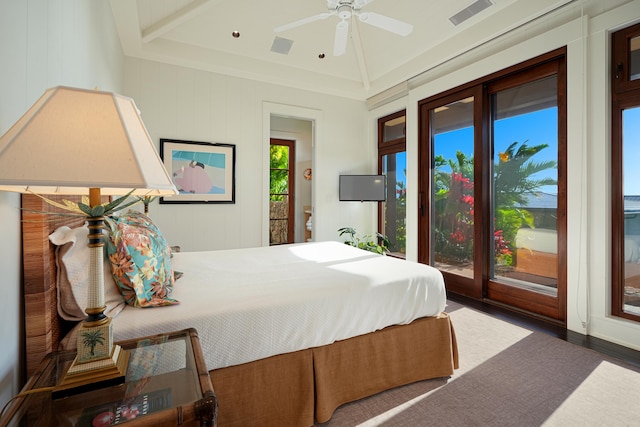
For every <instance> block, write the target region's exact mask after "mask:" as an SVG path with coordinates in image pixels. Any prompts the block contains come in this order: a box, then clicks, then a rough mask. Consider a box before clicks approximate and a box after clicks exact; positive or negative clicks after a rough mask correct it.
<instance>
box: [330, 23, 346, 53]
mask: <svg viewBox="0 0 640 427" xmlns="http://www.w3.org/2000/svg"><path fill="white" fill-rule="evenodd" d="M348 36H349V22H348V21H340V22H338V25H336V39H335V41H334V43H333V56H340V55H344V53H345V52H346V51H347V39H348Z"/></svg>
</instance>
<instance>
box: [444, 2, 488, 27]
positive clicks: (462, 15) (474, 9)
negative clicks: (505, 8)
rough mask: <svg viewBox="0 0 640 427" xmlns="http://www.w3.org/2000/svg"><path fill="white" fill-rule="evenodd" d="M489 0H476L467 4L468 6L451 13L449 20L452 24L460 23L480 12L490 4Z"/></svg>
mask: <svg viewBox="0 0 640 427" xmlns="http://www.w3.org/2000/svg"><path fill="white" fill-rule="evenodd" d="M492 5H493V3H491V0H477V1H476V2H474V3H472V4H471V5H469V7H467V8H465V9H462V10H461V11H460V12H458V13H456V14H455V15H453V16H452V17H451V18H449V21H451V22H452V23H453V25H460V24H462V23H463V22H464V21H466V20H467V19H469V18H471V17H472V16H474V15H477V14H478V13H480V12H482V11H483V10H485V9H486V8H488V7H489V6H492Z"/></svg>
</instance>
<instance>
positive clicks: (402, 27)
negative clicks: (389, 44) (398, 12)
mask: <svg viewBox="0 0 640 427" xmlns="http://www.w3.org/2000/svg"><path fill="white" fill-rule="evenodd" d="M358 18H359V19H360V21H361V22H364V23H365V24H369V25H373V26H374V27H378V28H381V29H383V30H387V31H390V32H392V33H395V34H398V35H401V36H408V35H409V34H411V31H413V25H411V24H407V23H406V22H402V21H398V20H397V19H393V18H389V17H388V16H384V15H380V14H379V13H375V12H361V13H359V14H358Z"/></svg>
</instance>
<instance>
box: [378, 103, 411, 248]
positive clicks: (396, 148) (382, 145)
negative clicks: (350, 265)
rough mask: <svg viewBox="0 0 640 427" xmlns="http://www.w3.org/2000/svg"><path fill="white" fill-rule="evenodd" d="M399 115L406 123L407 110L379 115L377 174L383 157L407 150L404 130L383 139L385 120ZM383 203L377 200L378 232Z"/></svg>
mask: <svg viewBox="0 0 640 427" xmlns="http://www.w3.org/2000/svg"><path fill="white" fill-rule="evenodd" d="M399 117H404V118H405V125H406V117H407V110H406V109H403V110H400V111H397V112H395V113H392V114H389V115H387V116H384V117H380V118H379V119H378V174H383V170H382V164H383V161H382V159H383V157H384V156H387V155H390V154H396V153H401V152H405V153H406V151H407V133H406V130H405V132H403V134H402V136H401V137H399V138H396V139H393V140H390V141H385V140H384V126H385V123H386V122H389V121H391V120H394V119H397V118H399ZM393 188H394V191H395V185H394V187H393ZM388 194H389V182H387V197H388ZM385 203H386V202H378V232H379V233H380V234H384V232H385V226H384V218H385V212H384V211H385ZM387 255H390V256H394V257H397V258H406V254H405V256H403V255H402V254H401V253H400V252H392V253H388V254H387Z"/></svg>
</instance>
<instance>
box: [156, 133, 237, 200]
mask: <svg viewBox="0 0 640 427" xmlns="http://www.w3.org/2000/svg"><path fill="white" fill-rule="evenodd" d="M160 156H161V157H162V161H163V162H164V167H165V168H166V169H167V172H169V175H171V177H172V179H173V183H174V184H175V186H176V188H177V189H178V191H179V194H177V195H175V196H165V197H161V198H160V203H235V195H236V190H235V187H236V182H235V180H236V171H235V168H236V146H235V145H232V144H217V143H210V142H197V141H180V140H176V139H160Z"/></svg>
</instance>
